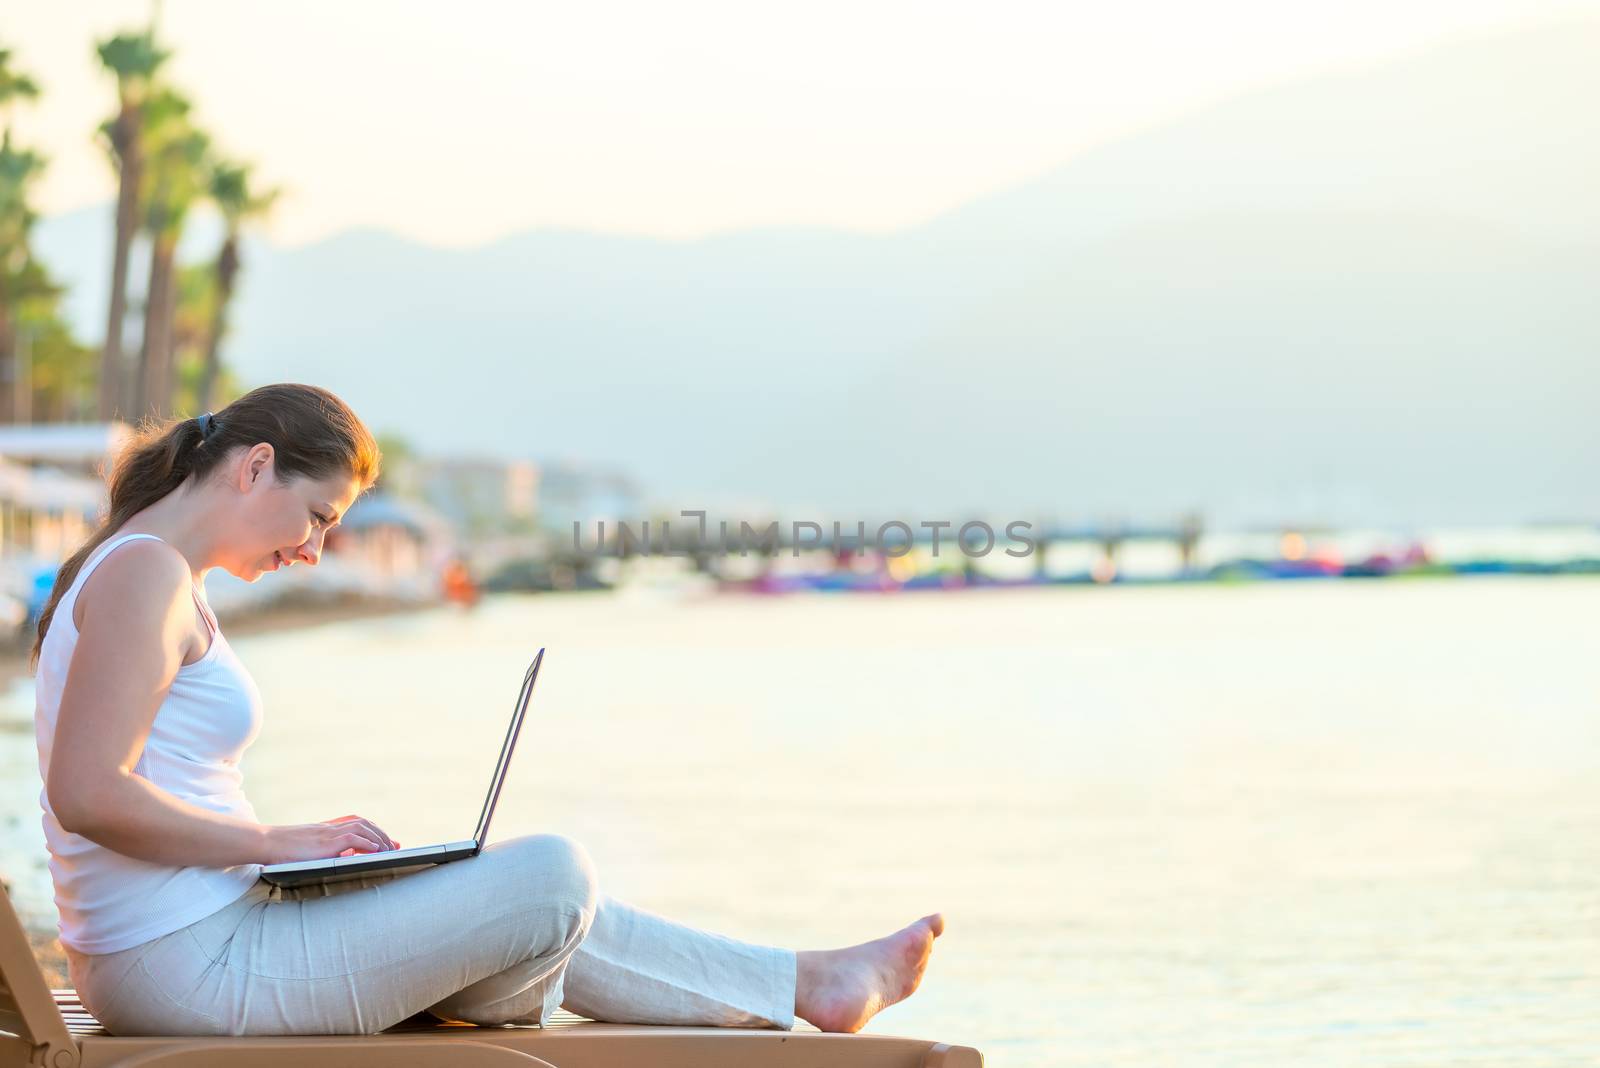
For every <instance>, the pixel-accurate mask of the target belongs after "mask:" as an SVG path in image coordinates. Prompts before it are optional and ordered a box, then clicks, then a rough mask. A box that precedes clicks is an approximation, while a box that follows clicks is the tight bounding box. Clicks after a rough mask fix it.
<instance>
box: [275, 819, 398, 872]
mask: <svg viewBox="0 0 1600 1068" xmlns="http://www.w3.org/2000/svg"><path fill="white" fill-rule="evenodd" d="M399 848H400V843H399V842H396V841H395V840H394V839H392V838H390V837H389V836H388V835H386V834H384V833H383V831H381V830H380V829H379V828H378V825H377V824H375V823H373V822H372V821H371V820H369V819H364V818H363V817H361V816H340V817H339V818H338V819H334V820H324V821H323V822H321V823H296V824H290V825H287V826H282V827H269V828H267V859H266V861H264V863H267V864H287V863H289V862H291V861H296V860H326V859H328V858H330V857H348V856H352V855H354V854H356V853H382V852H384V851H385V850H389V849H399Z"/></svg>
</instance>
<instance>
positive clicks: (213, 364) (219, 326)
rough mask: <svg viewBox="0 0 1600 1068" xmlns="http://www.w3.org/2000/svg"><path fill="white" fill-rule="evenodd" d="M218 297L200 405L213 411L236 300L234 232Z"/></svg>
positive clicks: (226, 246) (220, 263)
mask: <svg viewBox="0 0 1600 1068" xmlns="http://www.w3.org/2000/svg"><path fill="white" fill-rule="evenodd" d="M216 272H217V294H216V301H215V303H214V304H213V305H212V308H211V329H210V332H209V333H208V334H207V336H206V362H205V366H204V368H203V369H202V370H201V372H200V397H199V404H200V409H201V410H202V411H211V410H212V409H213V408H215V407H216V403H217V397H216V392H217V378H218V377H219V376H220V375H221V373H222V335H223V332H224V331H225V330H226V329H227V326H228V303H229V301H231V300H232V299H233V279H234V277H235V276H236V275H237V274H238V273H239V238H238V235H236V234H233V233H230V234H228V238H227V240H226V241H224V242H223V243H222V251H221V252H219V253H217V267H216Z"/></svg>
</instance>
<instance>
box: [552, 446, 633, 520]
mask: <svg viewBox="0 0 1600 1068" xmlns="http://www.w3.org/2000/svg"><path fill="white" fill-rule="evenodd" d="M639 513H640V494H639V489H638V487H637V486H635V485H634V484H633V481H632V480H631V479H629V478H628V477H627V476H626V475H623V474H621V473H619V472H617V471H611V470H606V469H603V468H596V467H588V466H583V465H579V464H573V463H564V464H551V465H547V466H546V467H545V469H544V480H543V482H542V484H541V485H540V487H539V525H540V526H542V527H545V528H546V529H548V530H553V531H556V532H558V533H559V534H560V535H561V537H562V538H570V537H571V533H570V532H571V530H572V524H573V523H577V524H578V525H579V527H580V528H581V529H582V530H583V531H584V533H585V534H592V533H593V532H594V531H595V530H596V524H598V523H599V522H600V521H601V520H604V521H605V522H607V523H609V524H612V525H613V526H614V525H615V523H616V521H617V520H619V519H634V518H636V517H637V516H638V515H639Z"/></svg>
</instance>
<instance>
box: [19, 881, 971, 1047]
mask: <svg viewBox="0 0 1600 1068" xmlns="http://www.w3.org/2000/svg"><path fill="white" fill-rule="evenodd" d="M290 1063H292V1064H294V1065H295V1066H296V1068H325V1066H326V1068H333V1066H336V1065H337V1066H340V1068H347V1066H351V1065H365V1064H370V1065H383V1066H394V1068H441V1066H450V1068H814V1066H816V1065H830V1066H836V1068H982V1065H983V1057H982V1055H981V1054H979V1053H978V1051H977V1050H975V1049H972V1048H971V1047H969V1046H949V1045H944V1044H942V1043H938V1042H929V1041H925V1040H922V1039H914V1038H892V1037H889V1036H886V1035H835V1034H824V1033H823V1032H820V1031H778V1030H761V1029H754V1028H730V1027H646V1026H637V1025H632V1024H602V1023H593V1022H591V1021H587V1020H582V1019H580V1018H579V1017H575V1016H571V1015H570V1014H566V1013H563V1014H561V1018H560V1019H559V1020H557V1021H552V1025H551V1026H549V1027H476V1026H473V1025H471V1024H462V1023H444V1022H441V1021H435V1020H433V1018H432V1017H428V1016H426V1014H418V1015H417V1016H414V1017H412V1018H411V1019H410V1020H406V1021H403V1022H402V1023H400V1024H398V1025H396V1026H395V1027H392V1028H390V1029H389V1030H387V1031H384V1032H382V1033H380V1034H376V1035H303V1036H292V1037H291V1036H284V1037H270V1038H268V1037H248V1036H246V1037H218V1038H211V1037H194V1036H175V1037H170V1038H169V1037H160V1036H126V1037H123V1036H116V1035H111V1034H108V1033H107V1032H106V1031H105V1029H104V1028H102V1027H101V1026H100V1024H99V1021H97V1020H95V1018H94V1017H93V1016H92V1015H90V1013H89V1012H88V1010H87V1009H85V1008H84V1006H83V1003H82V1002H81V1001H79V999H78V995H77V993H76V992H75V991H72V990H52V989H50V986H49V984H48V983H46V982H45V978H44V973H43V972H42V971H40V969H39V963H38V961H36V960H35V959H34V956H33V948H32V946H30V945H29V943H28V936H27V932H25V931H24V930H23V928H22V922H21V920H19V919H18V917H17V914H16V911H15V910H14V909H13V908H12V906H11V898H10V896H9V895H8V894H6V893H5V892H4V890H3V889H0V1068H10V1066H12V1065H16V1066H22V1065H28V1066H30V1068H210V1066H212V1065H216V1064H227V1065H228V1066H229V1068H283V1066H284V1065H286V1064H290Z"/></svg>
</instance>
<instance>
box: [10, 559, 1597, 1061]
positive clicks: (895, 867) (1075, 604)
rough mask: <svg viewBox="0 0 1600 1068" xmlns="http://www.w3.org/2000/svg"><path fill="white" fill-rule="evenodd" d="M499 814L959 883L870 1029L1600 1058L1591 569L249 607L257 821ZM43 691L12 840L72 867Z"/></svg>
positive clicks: (956, 1038)
mask: <svg viewBox="0 0 1600 1068" xmlns="http://www.w3.org/2000/svg"><path fill="white" fill-rule="evenodd" d="M540 645H545V646H548V647H549V650H550V651H549V653H548V655H547V657H546V662H545V667H544V672H543V675H542V677H541V679H540V682H539V687H538V691H537V693H536V695H535V699H534V703H533V708H532V712H531V718H530V721H529V724H528V727H527V729H526V730H525V731H524V735H523V739H522V743H521V746H520V748H519V750H518V753H517V758H516V761H515V763H514V765H513V767H512V769H511V776H510V779H509V781H508V785H507V787H506V792H505V795H504V797H503V799H502V802H501V806H500V812H499V815H498V817H497V818H496V822H495V827H494V832H493V834H492V835H491V837H492V838H496V839H498V838H503V837H509V836H513V835H518V834H526V833H532V832H540V831H559V832H561V833H564V834H568V835H571V836H573V837H575V838H577V839H579V840H580V841H582V842H583V843H585V844H586V845H587V846H588V848H589V851H590V853H591V854H592V855H593V856H594V858H595V860H596V864H597V867H598V868H599V871H600V875H601V879H602V882H603V883H604V884H605V886H606V889H607V890H609V891H610V892H611V893H614V894H616V895H618V896H620V897H624V898H627V899H630V900H632V901H633V902H635V903H637V904H639V905H642V906H644V907H646V908H650V909H653V910H656V911H659V912H662V913H665V914H667V915H670V916H673V917H675V918H678V919H681V920H684V921H686V922H689V923H693V924H697V925H701V926H704V927H708V928H711V929H714V930H717V931H721V932H724V933H727V934H731V935H735V936H738V937H742V938H746V939H751V940H757V941H771V942H777V943H781V944H785V945H789V946H792V947H795V948H820V947H826V946H834V945H840V944H848V943H852V942H856V941H860V940H862V939H865V938H869V937H874V936H876V935H878V934H881V933H884V932H886V931H888V930H891V929H893V928H897V927H899V926H901V925H902V924H904V923H906V922H909V921H910V920H912V919H914V918H916V917H917V916H920V915H922V914H923V913H925V912H929V911H932V910H934V909H942V910H943V911H944V912H945V914H946V916H947V917H948V920H949V929H948V931H947V933H946V935H945V937H944V938H943V939H941V940H940V943H939V946H938V950H937V951H936V953H935V955H934V959H933V963H932V966H931V968H930V970H929V973H928V977H927V979H926V981H925V982H924V984H923V988H922V990H921V991H920V992H919V993H918V994H917V995H916V996H915V997H914V998H912V999H911V1000H910V1001H908V1002H906V1003H904V1004H902V1005H899V1006H896V1007H894V1008H892V1009H890V1010H888V1011H887V1012H885V1013H883V1014H882V1015H881V1016H879V1017H878V1018H877V1019H876V1020H875V1021H874V1023H873V1025H872V1027H871V1030H873V1031H877V1032H882V1033H901V1034H915V1035H926V1036H930V1037H938V1038H940V1039H943V1040H946V1041H952V1042H963V1043H970V1044H972V1045H976V1046H978V1047H980V1048H981V1049H982V1050H984V1052H985V1053H986V1055H987V1057H988V1061H989V1063H990V1064H991V1065H995V1066H1000V1068H1006V1066H1023V1065H1090V1064H1094V1065H1107V1064H1127V1065H1166V1064H1173V1065H1229V1066H1237V1065H1274V1066H1277V1065H1283V1064H1288V1063H1295V1064H1300V1065H1350V1064H1355V1063H1372V1064H1378V1063H1381V1064H1385V1065H1412V1064H1429V1065H1435V1064H1441V1065H1442V1064H1461V1063H1483V1064H1508V1063H1528V1064H1540V1065H1547V1064H1566V1063H1574V1064H1576V1063H1585V1064H1587V1063H1593V1062H1594V1061H1595V1060H1596V1059H1597V1058H1600V582H1597V581H1594V580H1587V579H1581V578H1572V579H1480V580H1454V581H1384V582H1372V583H1360V582H1345V583H1331V582H1329V583H1309V582H1308V583H1280V584H1272V585H1252V586H1239V587H1216V586H1193V587H1169V588H1132V587H1128V588H1109V589H1098V588H1096V589H1054V590H1022V591H1014V592H981V591H956V592H950V593H933V592H929V593H916V594H903V595H899V596H882V597H874V596H825V595H824V596H802V597H793V598H773V599H759V598H747V597H738V596H722V597H718V596H710V597H705V598H699V599H674V598H672V597H669V596H666V595H663V594H657V593H633V594H629V593H621V594H616V595H608V594H592V595H549V596H542V597H534V598H525V599H501V600H490V601H488V602H485V603H484V604H482V605H480V606H479V607H478V609H477V610H475V611H473V612H471V613H465V614H463V613H461V612H458V611H454V610H451V611H435V612H428V613H424V614H418V615H414V616H407V617H396V618H391V619H385V620H380V621H376V622H373V621H365V622H354V623H345V624H334V625H328V626H324V627H320V628H316V629H311V630H305V631H299V632H294V633H281V634H274V635H270V636H257V637H250V638H241V639H239V640H238V641H237V642H236V646H237V648H238V649H239V651H240V653H241V655H242V656H243V657H244V659H245V661H246V663H247V664H249V666H250V668H251V669H252V671H253V672H254V673H255V675H256V678H257V680H258V682H259V683H260V686H261V689H262V692H263V694H264V695H265V698H266V702H267V720H266V725H265V728H264V731H263V733H262V736H261V738H260V740H259V741H258V742H257V743H256V745H255V747H254V748H253V749H252V750H251V752H250V754H249V756H248V758H247V759H246V761H245V764H244V769H245V774H246V782H247V787H248V789H249V792H250V795H251V797H252V799H253V801H254V802H255V805H256V808H257V810H258V811H259V813H260V815H261V816H262V818H263V819H265V820H267V821H268V822H273V823H288V822H297V821H305V820H314V819H329V818H332V817H335V816H339V815H342V814H344V813H346V812H359V813H361V814H363V815H366V816H369V817H371V818H372V819H374V820H375V821H377V822H378V824H379V825H380V826H382V827H384V828H385V829H386V830H387V831H389V832H390V833H391V834H392V835H394V836H395V837H397V838H399V839H400V840H401V841H402V842H403V843H406V844H423V843H425V842H428V841H443V840H450V839H455V838H461V837H465V836H466V835H467V834H469V833H470V829H471V827H472V824H473V822H474V821H475V819H476V817H477V809H478V806H479V805H480V803H481V799H482V794H483V790H484V788H485V786H486V781H487V778H488V775H489V772H490V770H491V765H492V763H493V760H494V757H495V754H496V753H497V751H498V747H499V741H500V736H501V734H502V733H503V731H504V728H505V722H506V717H507V716H508V714H509V712H510V708H511V705H512V703H513V699H514V697H515V693H516V689H517V686H518V683H519V681H520V679H521V677H522V672H523V669H524V667H525V666H526V664H527V661H528V660H529V658H530V657H531V655H532V652H533V651H534V650H535V649H536V648H537V647H538V646H540ZM31 701H32V697H31V689H30V687H29V686H28V685H23V686H22V687H19V688H18V689H17V690H16V691H15V692H13V693H12V694H11V695H10V696H9V697H8V699H7V701H6V705H5V707H4V709H3V710H0V727H3V729H0V774H3V776H4V783H5V787H4V791H5V792H4V798H3V800H4V804H5V808H4V811H3V819H4V823H5V827H4V828H3V835H4V837H3V838H0V842H3V843H4V846H5V852H4V855H3V861H0V863H3V866H4V868H5V870H6V872H7V873H8V875H9V876H10V877H12V878H14V879H17V880H18V881H19V883H20V885H19V887H18V890H19V896H20V897H21V899H22V902H23V904H24V906H25V907H28V908H31V909H32V910H33V911H34V913H35V915H50V916H52V917H53V913H49V912H48V910H49V908H50V906H49V883H48V876H47V875H45V873H44V870H43V868H42V866H37V865H35V863H34V861H35V858H36V857H42V854H43V845H42V838H41V837H40V834H39V831H38V822H37V810H36V807H35V801H34V798H35V797H36V795H37V791H38V779H37V769H36V767H35V766H34V765H35V756H34V752H33V742H32V734H31V726H29V725H28V717H29V715H30V713H31Z"/></svg>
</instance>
